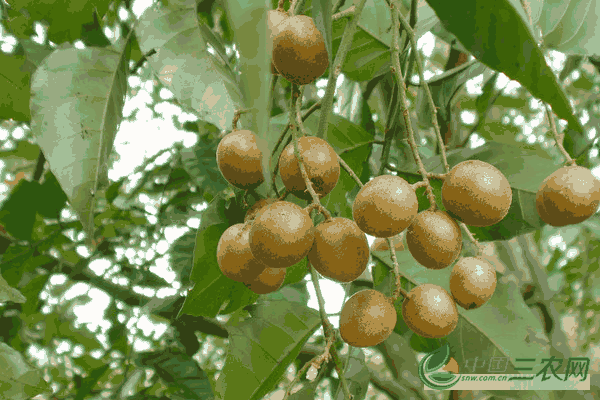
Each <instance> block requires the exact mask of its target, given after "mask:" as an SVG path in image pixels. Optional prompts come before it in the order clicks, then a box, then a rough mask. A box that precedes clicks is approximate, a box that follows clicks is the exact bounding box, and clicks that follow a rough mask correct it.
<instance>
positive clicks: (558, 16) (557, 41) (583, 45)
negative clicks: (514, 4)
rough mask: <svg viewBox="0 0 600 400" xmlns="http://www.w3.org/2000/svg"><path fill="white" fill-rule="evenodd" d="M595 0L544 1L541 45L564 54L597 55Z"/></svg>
mask: <svg viewBox="0 0 600 400" xmlns="http://www.w3.org/2000/svg"><path fill="white" fill-rule="evenodd" d="M598 12H600V3H598V1H596V0H562V1H544V2H543V8H542V12H541V13H540V19H539V23H540V27H541V28H542V33H543V36H544V46H545V47H547V48H550V49H555V50H558V51H561V52H563V53H567V54H585V55H600V33H599V32H598V31H597V29H594V27H595V26H596V25H597V23H598Z"/></svg>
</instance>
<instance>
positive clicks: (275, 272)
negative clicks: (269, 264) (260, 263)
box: [244, 268, 286, 294]
mask: <svg viewBox="0 0 600 400" xmlns="http://www.w3.org/2000/svg"><path fill="white" fill-rule="evenodd" d="M285 272H286V269H285V268H265V270H264V271H263V272H261V273H260V274H259V275H258V276H257V277H256V278H254V279H251V280H249V281H247V282H244V283H245V285H246V287H247V288H248V289H250V290H252V291H253V292H254V293H256V294H267V293H272V292H274V291H276V290H277V289H279V288H280V287H281V285H282V284H283V281H284V280H285Z"/></svg>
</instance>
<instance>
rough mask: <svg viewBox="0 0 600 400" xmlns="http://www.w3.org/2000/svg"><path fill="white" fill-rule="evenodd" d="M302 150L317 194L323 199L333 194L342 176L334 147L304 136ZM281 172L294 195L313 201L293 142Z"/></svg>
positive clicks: (300, 143) (285, 152)
mask: <svg viewBox="0 0 600 400" xmlns="http://www.w3.org/2000/svg"><path fill="white" fill-rule="evenodd" d="M298 150H299V151H300V154H301V155H302V160H303V162H304V168H305V170H306V174H307V175H308V179H309V180H310V181H311V182H312V183H313V188H314V189H315V192H316V193H317V195H318V196H319V197H323V196H325V195H326V194H328V193H329V192H331V191H332V190H333V188H334V187H335V185H336V184H337V182H338V179H339V177H340V164H339V162H338V158H337V153H336V152H335V150H333V147H331V146H330V145H329V143H327V142H326V141H325V140H323V139H320V138H317V137H313V136H304V137H301V138H300V139H298ZM279 173H280V175H281V180H282V181H283V184H284V185H285V188H286V189H287V190H289V191H290V193H292V194H293V195H294V196H296V197H298V198H301V199H303V200H310V199H311V196H310V193H309V192H308V190H306V182H304V178H303V177H302V173H301V172H300V164H298V159H297V158H296V155H295V154H294V144H293V143H290V144H289V145H287V146H286V147H285V149H283V151H282V152H281V156H280V157H279Z"/></svg>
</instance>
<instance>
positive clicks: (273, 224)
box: [250, 201, 315, 268]
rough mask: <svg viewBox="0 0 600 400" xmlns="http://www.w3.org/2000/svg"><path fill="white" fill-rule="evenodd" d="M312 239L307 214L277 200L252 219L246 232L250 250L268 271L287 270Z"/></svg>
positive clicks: (313, 236)
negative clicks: (247, 232) (269, 268)
mask: <svg viewBox="0 0 600 400" xmlns="http://www.w3.org/2000/svg"><path fill="white" fill-rule="evenodd" d="M314 240H315V227H314V225H313V222H312V220H311V218H310V215H308V213H307V212H306V211H304V209H302V208H301V207H300V206H297V205H296V204H294V203H290V202H288V201H277V202H275V203H273V204H271V205H270V206H268V207H267V209H266V210H264V211H262V212H261V213H260V215H259V216H258V217H257V218H256V219H254V222H253V223H252V228H251V229H250V250H251V251H252V254H253V255H254V257H255V258H256V259H257V260H259V261H260V262H262V263H264V264H265V265H266V266H268V267H271V268H287V267H291V266H292V265H294V264H296V263H297V262H298V261H300V260H302V259H303V258H304V257H306V255H307V254H308V252H309V251H310V249H311V247H312V245H313V243H314Z"/></svg>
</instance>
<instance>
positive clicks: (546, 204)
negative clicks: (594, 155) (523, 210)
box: [536, 165, 600, 227]
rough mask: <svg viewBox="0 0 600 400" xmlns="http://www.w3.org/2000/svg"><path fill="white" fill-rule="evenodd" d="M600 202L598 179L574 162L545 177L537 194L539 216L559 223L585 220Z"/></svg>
mask: <svg viewBox="0 0 600 400" xmlns="http://www.w3.org/2000/svg"><path fill="white" fill-rule="evenodd" d="M598 204H600V181H599V180H598V179H596V177H595V176H594V175H593V174H592V172H591V171H590V170H589V169H587V168H585V167H580V166H577V165H574V166H567V167H562V168H560V169H558V170H556V171H555V172H554V173H553V174H552V175H550V176H549V177H547V178H546V179H545V180H544V182H542V184H541V185H540V188H539V189H538V192H537V195H536V206H537V210H538V214H539V215H540V218H541V219H542V220H543V221H544V222H545V223H547V224H550V225H552V226H556V227H560V226H566V225H572V224H578V223H580V222H583V221H585V220H586V219H588V218H589V217H591V216H592V215H594V213H595V212H596V210H597V209H598Z"/></svg>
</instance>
